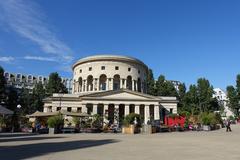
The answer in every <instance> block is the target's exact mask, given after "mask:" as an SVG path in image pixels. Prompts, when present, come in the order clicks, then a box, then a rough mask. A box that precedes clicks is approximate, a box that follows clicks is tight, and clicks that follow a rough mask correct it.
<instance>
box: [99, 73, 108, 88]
mask: <svg viewBox="0 0 240 160" xmlns="http://www.w3.org/2000/svg"><path fill="white" fill-rule="evenodd" d="M106 89H107V76H106V75H105V74H102V75H101V76H100V77H99V90H100V91H105V90H106Z"/></svg>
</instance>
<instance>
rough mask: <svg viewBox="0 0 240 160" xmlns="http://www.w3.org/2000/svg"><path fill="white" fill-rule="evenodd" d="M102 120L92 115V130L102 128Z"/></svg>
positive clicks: (97, 115)
mask: <svg viewBox="0 0 240 160" xmlns="http://www.w3.org/2000/svg"><path fill="white" fill-rule="evenodd" d="M102 121H103V118H102V117H101V116H100V115H99V114H95V115H93V119H92V127H93V128H102Z"/></svg>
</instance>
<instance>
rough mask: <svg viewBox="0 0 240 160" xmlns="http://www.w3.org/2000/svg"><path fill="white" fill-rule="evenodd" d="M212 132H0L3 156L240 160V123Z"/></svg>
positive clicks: (8, 159) (9, 158)
mask: <svg viewBox="0 0 240 160" xmlns="http://www.w3.org/2000/svg"><path fill="white" fill-rule="evenodd" d="M232 129H233V132H231V133H230V132H229V133H226V132H225V129H221V130H217V131H211V132H195V131H194V132H191V131H190V132H173V133H158V134H152V135H142V134H139V135H123V134H108V133H107V134H104V133H101V134H84V133H79V134H58V135H27V134H7V135H6V134H0V159H1V160H13V159H14V160H20V159H36V160H66V159H68V160H71V159H78V160H134V159H136V160H155V159H162V160H193V159H194V160H223V159H224V160H225V159H228V160H239V159H240V149H239V148H240V147H239V145H240V144H239V142H240V125H233V126H232Z"/></svg>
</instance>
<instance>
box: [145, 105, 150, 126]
mask: <svg viewBox="0 0 240 160" xmlns="http://www.w3.org/2000/svg"><path fill="white" fill-rule="evenodd" d="M148 121H150V112H149V105H145V107H144V124H147V122H148Z"/></svg>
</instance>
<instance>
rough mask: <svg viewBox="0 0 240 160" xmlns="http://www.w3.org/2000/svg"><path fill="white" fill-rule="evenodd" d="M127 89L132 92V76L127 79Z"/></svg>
mask: <svg viewBox="0 0 240 160" xmlns="http://www.w3.org/2000/svg"><path fill="white" fill-rule="evenodd" d="M127 89H129V90H132V76H128V77H127Z"/></svg>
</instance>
